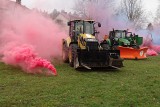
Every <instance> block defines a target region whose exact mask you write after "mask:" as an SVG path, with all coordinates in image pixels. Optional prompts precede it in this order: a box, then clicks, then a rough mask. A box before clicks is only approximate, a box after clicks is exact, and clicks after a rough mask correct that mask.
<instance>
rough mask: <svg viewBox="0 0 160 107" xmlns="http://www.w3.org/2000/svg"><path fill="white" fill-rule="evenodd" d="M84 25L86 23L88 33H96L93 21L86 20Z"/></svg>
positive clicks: (85, 29)
mask: <svg viewBox="0 0 160 107" xmlns="http://www.w3.org/2000/svg"><path fill="white" fill-rule="evenodd" d="M84 25H85V28H84V33H86V34H93V33H94V26H93V22H84Z"/></svg>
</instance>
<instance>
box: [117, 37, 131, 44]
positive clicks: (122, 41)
mask: <svg viewBox="0 0 160 107" xmlns="http://www.w3.org/2000/svg"><path fill="white" fill-rule="evenodd" d="M119 41H120V43H123V44H124V45H130V42H129V41H128V40H127V39H123V38H120V39H119Z"/></svg>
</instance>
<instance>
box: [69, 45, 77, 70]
mask: <svg viewBox="0 0 160 107" xmlns="http://www.w3.org/2000/svg"><path fill="white" fill-rule="evenodd" d="M76 50H77V45H76V44H71V45H70V46H69V53H68V54H69V65H70V66H71V67H73V66H74V62H75V61H74V60H75V58H74V57H75V56H76V54H77V52H76Z"/></svg>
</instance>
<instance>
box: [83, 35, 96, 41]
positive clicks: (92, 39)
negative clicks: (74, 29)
mask: <svg viewBox="0 0 160 107" xmlns="http://www.w3.org/2000/svg"><path fill="white" fill-rule="evenodd" d="M80 36H81V37H82V38H83V39H84V40H85V41H86V42H98V40H97V39H96V38H95V36H93V35H91V34H80Z"/></svg>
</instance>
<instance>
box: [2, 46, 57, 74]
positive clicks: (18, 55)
mask: <svg viewBox="0 0 160 107" xmlns="http://www.w3.org/2000/svg"><path fill="white" fill-rule="evenodd" d="M13 46H14V47H13ZM3 55H4V56H3V58H2V61H3V62H5V63H6V64H10V65H14V66H20V67H22V69H23V70H24V71H26V72H28V73H40V72H41V73H42V71H41V70H40V69H39V68H46V69H49V70H50V71H52V72H51V73H52V74H53V75H57V72H56V69H55V68H54V66H53V65H52V64H51V63H50V62H49V61H47V60H45V59H43V58H41V57H38V56H37V54H36V53H35V52H34V49H33V47H32V46H29V45H20V46H18V45H17V44H14V43H11V44H8V47H5V50H4V51H3Z"/></svg>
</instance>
